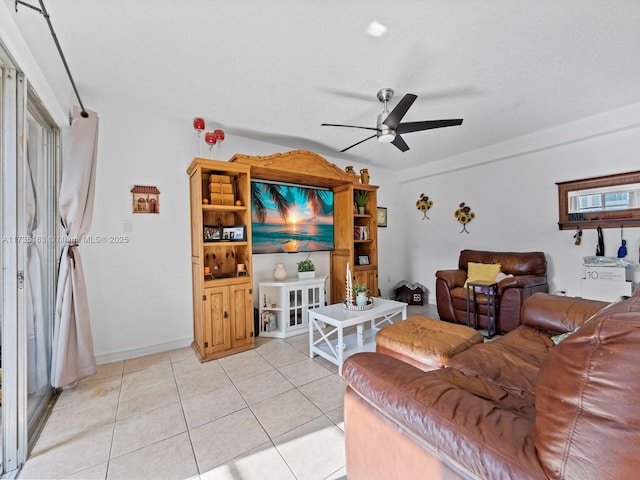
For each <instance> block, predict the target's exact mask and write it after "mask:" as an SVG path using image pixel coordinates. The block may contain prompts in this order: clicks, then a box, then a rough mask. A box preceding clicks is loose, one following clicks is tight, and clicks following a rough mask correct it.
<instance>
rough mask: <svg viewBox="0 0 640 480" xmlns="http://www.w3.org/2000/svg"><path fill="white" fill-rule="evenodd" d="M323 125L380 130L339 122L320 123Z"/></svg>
mask: <svg viewBox="0 0 640 480" xmlns="http://www.w3.org/2000/svg"><path fill="white" fill-rule="evenodd" d="M320 126H321V127H347V128H362V129H364V130H373V131H376V132H377V131H378V129H377V128H373V127H359V126H358V125H341V124H339V123H323V124H321V125H320Z"/></svg>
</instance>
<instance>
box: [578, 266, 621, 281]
mask: <svg viewBox="0 0 640 480" xmlns="http://www.w3.org/2000/svg"><path fill="white" fill-rule="evenodd" d="M632 274H633V272H632V271H631V269H630V268H626V267H605V266H597V265H585V266H584V278H586V279H587V280H606V281H614V282H626V281H627V280H632V278H631V277H632ZM627 277H629V278H627Z"/></svg>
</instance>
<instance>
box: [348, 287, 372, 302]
mask: <svg viewBox="0 0 640 480" xmlns="http://www.w3.org/2000/svg"><path fill="white" fill-rule="evenodd" d="M351 288H352V290H353V294H354V295H355V296H356V305H358V306H359V307H364V306H365V305H366V304H367V294H368V293H369V287H367V284H366V283H361V282H356V283H354V284H353V287H351Z"/></svg>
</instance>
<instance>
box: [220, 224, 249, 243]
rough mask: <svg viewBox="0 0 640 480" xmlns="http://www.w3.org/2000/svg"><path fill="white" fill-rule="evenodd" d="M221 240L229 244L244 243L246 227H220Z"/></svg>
mask: <svg viewBox="0 0 640 480" xmlns="http://www.w3.org/2000/svg"><path fill="white" fill-rule="evenodd" d="M222 240H226V241H229V242H245V241H246V240H247V227H245V226H244V225H241V226H235V227H222Z"/></svg>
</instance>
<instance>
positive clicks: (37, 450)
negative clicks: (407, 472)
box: [18, 306, 437, 480]
mask: <svg viewBox="0 0 640 480" xmlns="http://www.w3.org/2000/svg"><path fill="white" fill-rule="evenodd" d="M434 310H435V308H434V307H433V306H425V307H415V306H409V314H410V315H412V314H418V313H422V314H425V315H430V316H432V317H433V318H437V314H436V313H435V312H434ZM308 342H309V340H308V335H307V334H304V335H299V336H295V337H290V338H287V339H284V340H282V339H268V338H260V337H258V338H257V339H256V348H255V349H254V350H251V351H248V352H243V353H239V354H236V355H233V356H229V357H226V358H222V359H220V360H215V361H210V362H207V363H203V364H201V363H200V362H199V361H198V360H197V358H196V356H195V354H194V352H193V351H192V350H191V348H183V349H179V350H173V351H170V352H164V353H158V354H154V355H149V356H146V357H141V358H135V359H131V360H125V361H121V362H115V363H110V364H106V365H100V366H99V367H98V372H97V373H96V374H95V375H93V376H92V377H90V378H87V379H85V380H83V381H82V382H80V383H79V384H78V386H77V387H76V388H75V389H73V390H65V391H63V392H62V394H61V395H60V397H59V399H58V401H57V402H56V404H55V406H54V408H53V411H52V413H51V416H50V418H49V419H48V421H47V424H46V425H45V427H44V429H43V431H42V434H41V435H40V438H39V439H38V441H37V443H36V445H35V447H34V449H33V451H32V453H31V455H30V457H29V460H28V461H27V463H26V464H25V466H24V467H23V468H22V470H21V471H20V473H19V476H18V478H24V479H58V478H65V479H66V478H69V479H102V480H104V479H107V480H116V479H127V480H135V479H144V480H146V479H153V480H159V479H180V480H182V479H200V480H227V479H238V480H239V479H242V480H251V479H283V480H284V479H292V480H295V479H341V478H342V479H344V478H346V471H345V457H344V424H343V412H342V407H343V396H344V390H345V382H344V381H343V380H342V378H341V377H340V376H338V374H337V372H338V369H337V367H336V366H335V365H333V364H331V363H329V362H327V361H326V360H324V359H322V358H319V357H316V358H315V359H313V360H312V359H310V358H309V356H308V352H309V343H308Z"/></svg>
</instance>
